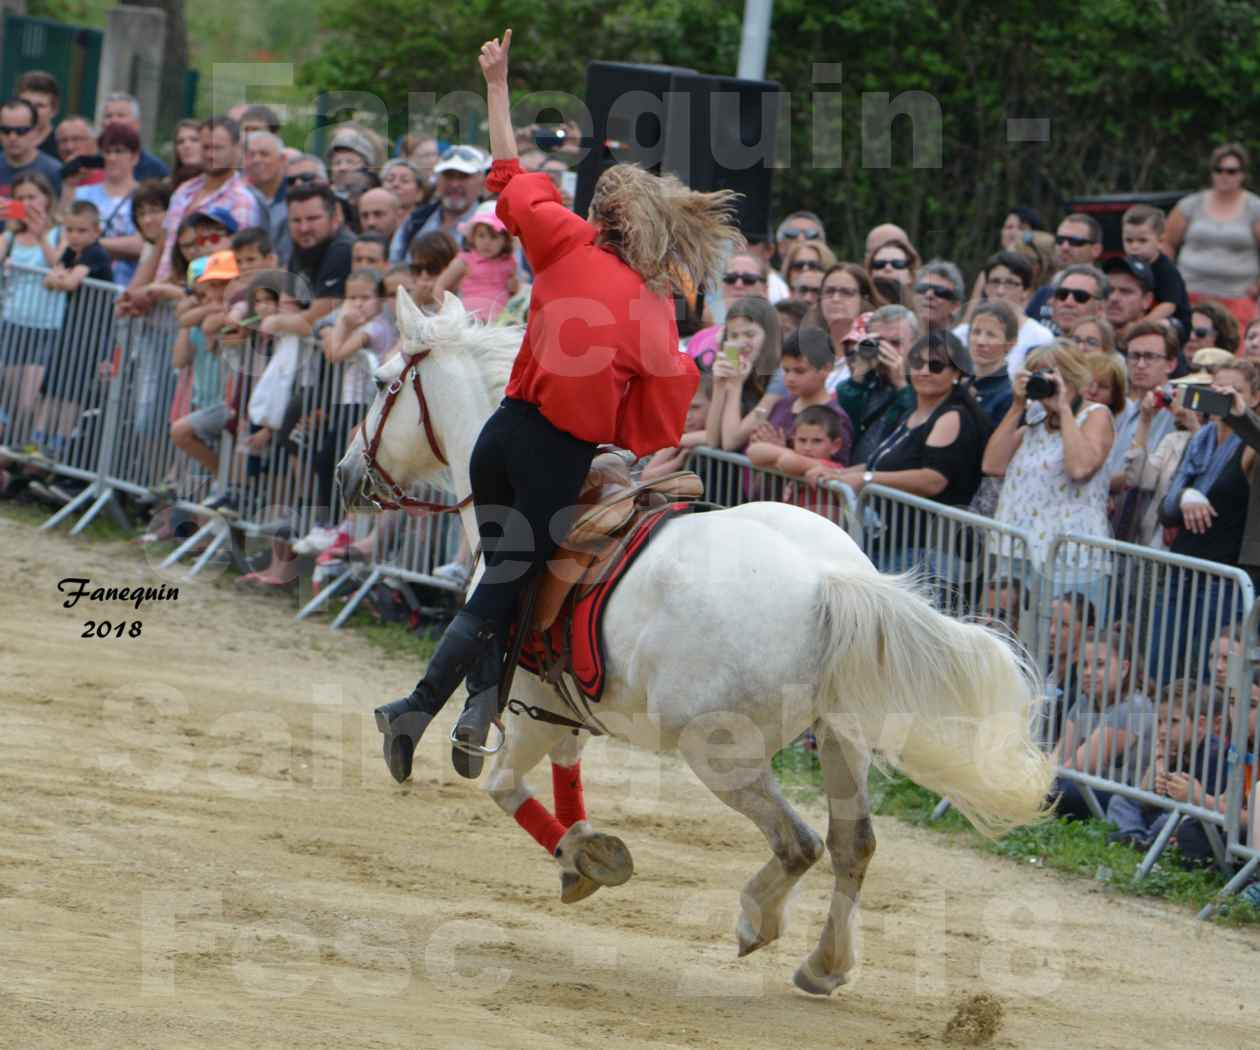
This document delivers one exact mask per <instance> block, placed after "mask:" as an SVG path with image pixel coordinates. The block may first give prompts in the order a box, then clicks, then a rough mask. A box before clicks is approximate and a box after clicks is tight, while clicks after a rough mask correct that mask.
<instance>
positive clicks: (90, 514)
mask: <svg viewBox="0 0 1260 1050" xmlns="http://www.w3.org/2000/svg"><path fill="white" fill-rule="evenodd" d="M89 491H91V492H92V493H94V494H95V493H96V492H98V491H99V492H100V495H99V496H97V497H96V502H95V503H93V504H92V505H91V506H90V507H89V508H88V509H87V513H86V514H84V515H83V517H81V518H80V519H79V520H78V521H77V522H75V524H74V528H72V529H71V530H70V535H71V536H77V535H78V534H79V533H80V532H82V531H83V530H84V529H86V528H87V527H88V526H89V525H91V524H92V519H93V518H95V517H96V516H97V515H98V514H99V513H100V512H101V511H102V510H103V509H104V508H105V507H106V506H108V505H109V504H111V503H113V502H114V490H113V489H111V488H110V487H109V486H108V485H106V486H104V487H103V488H101V487H99V486H98V483H95V482H94V483H93V484H92V486H91V489H90V490H89Z"/></svg>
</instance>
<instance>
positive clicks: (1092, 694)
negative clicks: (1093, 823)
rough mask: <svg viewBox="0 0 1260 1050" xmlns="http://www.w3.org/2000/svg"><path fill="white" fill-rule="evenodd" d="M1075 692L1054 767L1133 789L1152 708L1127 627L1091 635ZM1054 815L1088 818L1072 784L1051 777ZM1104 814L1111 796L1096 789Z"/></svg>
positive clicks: (1147, 748)
mask: <svg viewBox="0 0 1260 1050" xmlns="http://www.w3.org/2000/svg"><path fill="white" fill-rule="evenodd" d="M1079 674H1080V682H1079V684H1080V692H1079V694H1078V695H1077V696H1076V698H1075V701H1074V702H1073V704H1072V705H1071V707H1069V708H1068V711H1067V715H1066V719H1065V722H1064V726H1063V736H1062V737H1061V738H1060V740H1059V742H1058V744H1057V745H1056V746H1055V749H1054V752H1053V754H1052V758H1053V760H1054V763H1055V765H1056V766H1060V767H1064V768H1066V769H1070V770H1076V771H1078V772H1081V773H1086V774H1089V775H1090V776H1096V777H1102V778H1104V779H1106V780H1112V781H1116V782H1119V783H1124V784H1129V785H1131V786H1136V785H1137V783H1138V781H1139V779H1140V777H1141V775H1142V770H1143V769H1144V768H1145V767H1146V764H1147V763H1148V762H1149V761H1150V759H1151V755H1152V753H1153V750H1154V742H1155V707H1154V705H1153V704H1152V703H1151V701H1150V698H1149V697H1148V696H1147V695H1146V692H1145V685H1146V683H1145V676H1144V675H1143V673H1142V667H1141V664H1140V661H1139V659H1138V657H1137V650H1136V648H1135V646H1134V644H1133V632H1132V630H1131V628H1130V627H1129V625H1128V624H1117V625H1116V626H1114V627H1113V628H1112V629H1110V630H1107V631H1101V632H1097V633H1095V634H1094V635H1093V636H1092V637H1091V638H1089V639H1088V640H1087V641H1086V642H1085V646H1084V652H1083V654H1082V658H1081V663H1080V667H1079ZM1056 794H1057V795H1058V804H1057V807H1056V809H1057V812H1058V815H1059V816H1060V817H1063V818H1065V819H1068V820H1089V819H1090V817H1091V816H1093V813H1092V811H1091V810H1090V808H1089V804H1088V802H1087V801H1086V797H1085V794H1084V792H1083V791H1082V790H1081V789H1080V787H1079V786H1078V785H1077V784H1076V782H1075V781H1073V780H1070V779H1068V778H1067V777H1063V776H1060V777H1058V778H1056V779H1055V782H1054V787H1053V789H1052V795H1056ZM1094 794H1095V795H1096V796H1097V799H1098V804H1099V806H1100V807H1101V808H1102V811H1103V813H1106V812H1107V806H1108V805H1109V803H1110V802H1111V799H1112V797H1113V796H1112V794H1111V793H1110V792H1106V791H1097V790H1096V791H1095V792H1094Z"/></svg>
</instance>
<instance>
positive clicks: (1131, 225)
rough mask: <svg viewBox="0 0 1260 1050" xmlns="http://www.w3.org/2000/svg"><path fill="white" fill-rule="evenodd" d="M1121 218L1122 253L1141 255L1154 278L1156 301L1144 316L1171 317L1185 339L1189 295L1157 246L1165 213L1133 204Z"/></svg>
mask: <svg viewBox="0 0 1260 1050" xmlns="http://www.w3.org/2000/svg"><path fill="white" fill-rule="evenodd" d="M1121 221H1122V227H1121V229H1122V234H1123V238H1124V254H1125V255H1132V256H1135V257H1136V258H1138V259H1141V260H1142V262H1144V263H1146V265H1147V266H1149V267H1150V268H1151V274H1152V276H1153V278H1154V287H1153V289H1152V290H1153V292H1154V294H1155V305H1154V306H1153V307H1152V308H1151V310H1150V312H1149V313H1148V314H1147V315H1146V317H1145V318H1143V320H1146V321H1159V320H1162V319H1163V318H1165V317H1171V318H1173V320H1175V321H1176V322H1177V324H1178V325H1179V326H1180V331H1179V332H1178V333H1177V334H1178V335H1180V336H1181V337H1182V339H1183V340H1184V338H1185V337H1186V335H1187V333H1189V331H1190V296H1189V294H1188V293H1187V292H1186V282H1185V281H1184V280H1182V277H1181V271H1180V270H1178V269H1177V267H1176V266H1175V265H1174V264H1173V261H1172V260H1171V259H1169V258H1168V256H1166V255H1165V254H1164V253H1163V252H1162V251H1160V249H1159V242H1160V240H1161V239H1162V238H1163V236H1164V226H1165V224H1166V222H1165V216H1164V213H1163V212H1162V211H1161V210H1160V209H1159V208H1155V207H1152V206H1151V205H1149V204H1135V205H1133V207H1132V208H1130V209H1129V210H1128V211H1126V212H1125V213H1124V218H1123V220H1121Z"/></svg>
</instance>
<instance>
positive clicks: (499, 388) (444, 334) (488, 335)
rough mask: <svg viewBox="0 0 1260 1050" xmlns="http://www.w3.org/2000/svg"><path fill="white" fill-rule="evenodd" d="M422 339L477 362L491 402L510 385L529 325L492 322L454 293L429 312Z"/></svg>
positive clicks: (442, 351)
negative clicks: (484, 320) (466, 308)
mask: <svg viewBox="0 0 1260 1050" xmlns="http://www.w3.org/2000/svg"><path fill="white" fill-rule="evenodd" d="M421 324H422V334H421V340H420V341H421V342H422V343H423V345H425V346H429V347H432V348H433V351H434V353H436V354H458V355H460V356H461V357H464V358H465V359H467V360H471V361H473V362H475V363H476V365H477V369H478V371H479V372H480V373H481V378H482V381H483V382H484V383H485V385H486V390H487V392H488V393H489V394H490V398H491V402H492V403H493V404H498V402H499V400H500V399H501V398H502V397H503V392H504V390H505V389H506V387H507V382H508V377H509V376H510V375H511V372H512V365H513V363H514V362H515V361H516V354H517V351H518V350H520V348H521V339H522V337H523V336H524V334H525V329H524V328H523V327H522V326H520V325H490V324H485V323H484V322H482V321H480V320H478V319H477V317H476V316H475V315H474V314H472V313H469V312H468V311H466V310H465V309H464V308H463V306H462V305H461V304H460V303H459V301H458V300H456V299H455V298H454V296H451V297H450V298H448V299H447V301H446V303H445V304H444V305H443V306H442V309H441V310H440V311H439V312H438V313H436V314H429V315H426V316H425V318H424V320H423V322H421Z"/></svg>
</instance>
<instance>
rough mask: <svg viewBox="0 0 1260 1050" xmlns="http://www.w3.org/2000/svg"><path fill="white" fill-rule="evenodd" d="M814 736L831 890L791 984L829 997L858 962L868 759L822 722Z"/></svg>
mask: <svg viewBox="0 0 1260 1050" xmlns="http://www.w3.org/2000/svg"><path fill="white" fill-rule="evenodd" d="M814 732H815V734H816V736H817V737H818V757H819V759H820V760H821V762H822V768H823V785H824V787H825V788H826V791H827V808H828V812H829V815H830V820H829V822H828V826H827V849H828V851H829V852H830V853H831V868H832V871H833V872H834V874H835V887H834V888H833V890H832V893H831V911H830V914H829V915H828V916H827V925H826V926H825V927H824V928H823V932H822V936H821V937H820V938H819V940H818V946H817V947H816V948H815V949H814V950H813V952H811V953H810V955H809V958H807V959H806V960H805V961H804V962H803V963H801V965H800V967H799V968H798V969H797V971H796V976H795V977H794V980H795V982H796V986H797V987H798V988H800V989H801V990H802V991H806V992H810V993H812V994H814V995H830V994H831V993H832V992H833V991H835V990H836V988H838V987H839V986H840V985H842V984H844V983H845V981H846V980H847V979H848V975H849V972H850V970H852V969H853V965H854V963H855V962H856V953H855V950H854V930H855V928H856V926H857V918H858V894H859V893H860V892H861V889H862V879H863V878H864V877H865V875H866V866H867V865H868V864H869V863H870V860H871V857H872V856H873V855H874V853H875V828H874V825H872V823H871V813H870V800H869V799H868V797H867V794H866V775H867V771H868V769H869V767H870V756H869V754H867V752H866V750H865V749H864V748H861V747H858V746H857V745H856V744H854V743H852V742H851V741H850V740H848V739H847V738H845V737H843V736H840V735H839V734H837V733H836V732H835V731H834V730H833V729H831V727H830V726H828V725H826V723H825V722H824V721H819V722H818V723H817V724H816V725H815V726H814Z"/></svg>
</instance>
